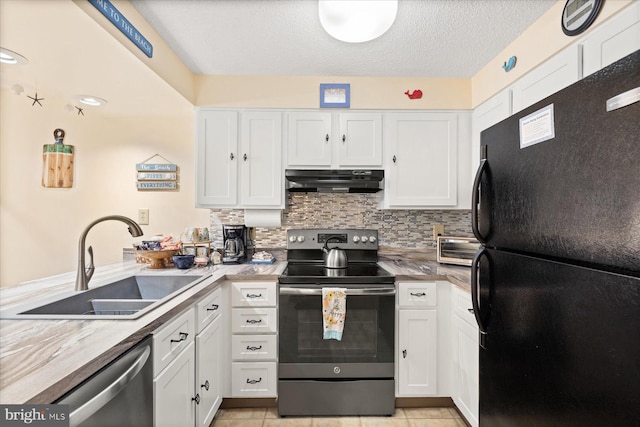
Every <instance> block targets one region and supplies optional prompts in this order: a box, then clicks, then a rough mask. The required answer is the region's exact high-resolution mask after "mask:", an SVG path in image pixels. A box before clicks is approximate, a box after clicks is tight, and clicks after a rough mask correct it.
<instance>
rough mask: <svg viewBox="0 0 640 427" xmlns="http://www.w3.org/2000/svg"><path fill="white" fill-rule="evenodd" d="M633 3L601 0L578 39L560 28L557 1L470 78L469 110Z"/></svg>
mask: <svg viewBox="0 0 640 427" xmlns="http://www.w3.org/2000/svg"><path fill="white" fill-rule="evenodd" d="M633 1H638V0H607V1H605V2H604V4H603V7H602V10H601V11H600V13H599V15H598V18H597V20H596V22H595V23H594V24H593V25H592V26H591V27H590V28H589V29H588V30H587V31H585V32H584V33H582V34H580V35H579V36H575V37H569V36H566V35H565V34H564V33H563V32H562V28H561V27H560V17H561V16H562V11H563V9H564V5H565V4H566V1H565V0H558V1H557V3H556V4H555V5H553V6H552V7H551V8H550V9H549V10H548V11H547V12H546V13H545V14H544V15H543V16H541V17H540V19H538V20H537V21H536V22H534V23H533V24H532V25H531V26H530V27H529V28H527V30H526V31H524V32H523V33H522V34H521V35H520V36H519V37H518V38H517V39H516V40H514V41H513V42H512V43H511V44H509V46H507V48H505V49H504V50H503V51H502V52H500V54H498V55H497V56H496V57H495V58H493V59H492V60H491V61H489V63H488V64H487V65H485V66H484V67H483V68H482V69H481V70H480V71H479V72H478V73H476V75H474V76H473V78H472V94H471V98H472V102H471V103H472V107H473V108H475V107H477V106H478V105H480V104H482V103H483V102H484V101H486V100H487V99H489V98H491V97H492V96H493V95H495V94H496V93H498V92H499V91H500V90H502V89H504V88H505V87H507V86H509V85H510V84H511V83H513V82H515V81H516V80H517V79H519V78H520V77H522V76H523V75H525V74H526V73H528V72H529V71H531V70H532V69H534V68H535V67H536V66H537V65H538V64H541V63H542V62H544V61H546V60H547V59H549V58H550V57H552V56H553V55H554V54H556V53H558V52H559V51H561V50H562V49H563V48H565V47H567V46H568V45H570V44H572V43H574V42H575V41H577V40H579V39H581V38H584V37H586V36H588V35H589V34H590V33H591V32H593V31H594V30H595V29H596V28H597V27H598V26H600V25H602V23H603V22H605V21H606V20H607V19H608V18H610V17H611V16H613V15H615V14H616V13H618V12H620V11H621V9H623V8H625V7H627V6H629V5H630V4H631V3H632V2H633ZM622 13H624V12H622ZM514 55H515V56H516V57H517V58H518V61H517V63H516V67H515V68H514V69H512V70H511V71H509V72H508V73H507V72H505V71H504V70H503V69H502V64H504V62H505V61H507V60H508V59H509V58H510V57H511V56H514Z"/></svg>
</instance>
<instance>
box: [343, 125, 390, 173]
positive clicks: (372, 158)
mask: <svg viewBox="0 0 640 427" xmlns="http://www.w3.org/2000/svg"><path fill="white" fill-rule="evenodd" d="M339 118H340V132H339V134H338V145H339V146H340V148H339V150H338V154H339V155H338V166H344V167H358V166H382V115H381V114H379V113H342V114H339Z"/></svg>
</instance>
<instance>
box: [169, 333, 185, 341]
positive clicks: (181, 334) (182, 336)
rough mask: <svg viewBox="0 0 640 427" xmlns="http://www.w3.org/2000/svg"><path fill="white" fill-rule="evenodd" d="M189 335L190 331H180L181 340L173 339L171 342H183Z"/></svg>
mask: <svg viewBox="0 0 640 427" xmlns="http://www.w3.org/2000/svg"><path fill="white" fill-rule="evenodd" d="M188 336H189V334H188V333H186V332H180V339H179V340H171V342H181V341H184V340H186V339H187V337H188Z"/></svg>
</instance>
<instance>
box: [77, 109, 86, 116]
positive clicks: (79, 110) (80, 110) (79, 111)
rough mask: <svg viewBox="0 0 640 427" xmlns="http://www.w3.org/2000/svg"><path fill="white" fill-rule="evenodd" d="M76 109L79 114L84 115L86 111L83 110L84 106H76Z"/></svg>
mask: <svg viewBox="0 0 640 427" xmlns="http://www.w3.org/2000/svg"><path fill="white" fill-rule="evenodd" d="M76 110H78V115H80V114H82V115H83V116H84V111H82V110H83V108H80V107H76Z"/></svg>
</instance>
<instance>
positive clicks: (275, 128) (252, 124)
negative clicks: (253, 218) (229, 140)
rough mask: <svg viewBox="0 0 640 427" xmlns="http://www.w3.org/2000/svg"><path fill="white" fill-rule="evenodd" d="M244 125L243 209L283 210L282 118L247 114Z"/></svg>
mask: <svg viewBox="0 0 640 427" xmlns="http://www.w3.org/2000/svg"><path fill="white" fill-rule="evenodd" d="M240 122H241V131H240V152H241V158H240V159H239V162H240V185H241V193H240V205H241V206H242V207H254V206H257V207H279V206H282V205H283V203H284V198H283V194H284V173H283V167H282V114H281V113H280V112H275V113H271V112H246V113H245V112H243V113H241V114H240Z"/></svg>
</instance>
